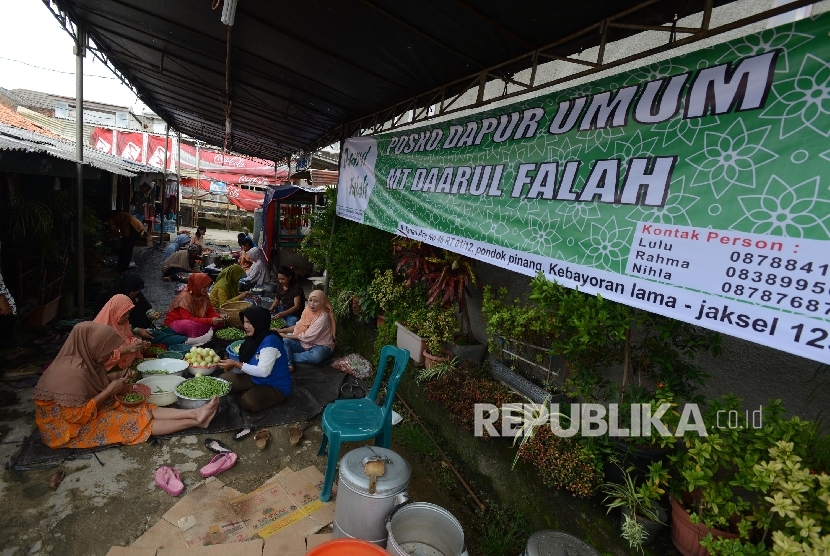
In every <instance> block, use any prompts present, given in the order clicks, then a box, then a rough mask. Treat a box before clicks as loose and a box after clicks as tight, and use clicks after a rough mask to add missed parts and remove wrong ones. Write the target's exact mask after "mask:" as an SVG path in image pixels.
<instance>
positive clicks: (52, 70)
mask: <svg viewBox="0 0 830 556" xmlns="http://www.w3.org/2000/svg"><path fill="white" fill-rule="evenodd" d="M0 60H6V61H8V62H16V63H18V64H23V65H24V66H29V67H30V68H35V69H39V70H44V71H51V72H54V73H62V74H64V75H75V72H74V71H61V70H56V69H52V68H44V67H42V66H36V65H34V64H30V63H28V62H24V61H23V60H15V59H14V58H6V57H5V56H0ZM84 77H97V78H98V79H112V80H114V81H120V80H119V79H118V78H117V77H108V76H106V75H92V74H89V73H85V74H84Z"/></svg>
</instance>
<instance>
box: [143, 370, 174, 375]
mask: <svg viewBox="0 0 830 556" xmlns="http://www.w3.org/2000/svg"><path fill="white" fill-rule="evenodd" d="M141 374H143V375H169V374H170V373H168V372H167V371H165V370H164V369H149V370H147V371H141Z"/></svg>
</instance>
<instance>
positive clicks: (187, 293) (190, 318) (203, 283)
mask: <svg viewBox="0 0 830 556" xmlns="http://www.w3.org/2000/svg"><path fill="white" fill-rule="evenodd" d="M212 283H213V281H212V280H211V279H210V276H208V275H207V274H203V273H201V272H194V273H193V274H191V275H190V278H188V279H187V286H186V287H185V288H184V290H182V292H181V293H180V294H179V295H177V296H176V297H175V298H174V299H173V301H172V302H171V303H170V308H169V309H167V316H165V317H164V324H165V326H169V327H170V328H172V329H173V330H174V331H175V332H176V333H178V334H184V335H185V336H187V337H188V338H199V337H201V336H205V335H207V334H209V333H211V329H212V328H217V327H219V326H220V325H221V324H222V323H224V322H225V320H224V319H223V318H222V315H220V314H219V313H217V312H216V310H215V309H214V308H213V306H212V305H211V304H210V297H209V296H208V289H209V288H210V285H211V284H212ZM208 339H209V338H206V339H205V341H207V340H208Z"/></svg>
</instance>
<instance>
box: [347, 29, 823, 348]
mask: <svg viewBox="0 0 830 556" xmlns="http://www.w3.org/2000/svg"><path fill="white" fill-rule="evenodd" d="M828 31H830V14H828V15H822V16H818V17H815V18H813V19H807V20H803V21H800V22H797V23H794V24H788V25H784V26H780V27H776V28H773V29H768V30H766V31H763V32H761V33H758V34H753V35H748V36H745V37H742V38H739V39H735V40H732V41H730V42H726V43H723V44H719V45H716V46H713V47H708V48H704V49H702V50H698V51H695V52H692V53H690V54H686V55H683V56H678V57H675V58H672V59H669V60H666V61H662V62H657V63H654V64H651V65H647V66H643V67H640V68H637V69H634V70H631V71H628V72H625V73H620V74H617V75H614V76H611V77H606V78H603V79H600V80H598V81H594V82H590V83H585V84H582V85H578V86H576V87H573V88H570V89H566V90H561V91H556V92H552V93H549V94H545V95H540V96H537V97H534V98H532V99H529V100H524V101H521V102H518V103H515V104H512V105H509V106H503V107H499V108H496V109H492V110H488V111H482V112H479V113H477V114H475V115H471V116H467V117H464V118H459V119H456V120H452V121H447V122H442V123H440V124H433V125H429V124H427V125H425V126H422V127H412V128H405V129H401V130H399V131H393V132H389V133H384V134H379V135H375V136H366V137H354V138H350V139H348V140H346V142H345V144H344V147H343V152H342V156H341V164H340V182H339V187H338V205H337V213H338V215H340V216H342V217H345V218H349V219H352V220H355V221H358V222H362V223H364V224H367V225H370V226H375V227H378V228H381V229H383V230H387V231H389V232H393V233H398V234H401V235H406V236H409V237H413V238H416V239H420V240H423V241H426V242H428V243H431V244H434V245H437V246H440V247H444V248H446V249H449V250H452V251H456V252H459V253H463V254H466V255H469V256H470V257H472V258H475V259H477V260H481V261H486V262H489V263H492V264H496V265H499V266H501V267H504V268H508V269H511V270H515V271H516V272H520V273H523V274H526V275H535V274H537V273H538V272H543V273H544V274H545V275H546V276H548V277H549V278H550V279H555V280H557V281H558V282H560V283H562V284H564V285H566V286H569V287H575V288H579V290H580V291H584V292H587V293H592V294H596V293H601V294H602V295H603V296H605V297H608V298H610V299H614V300H615V301H619V302H622V303H626V304H628V305H632V306H635V307H640V308H642V309H646V310H649V311H653V312H656V313H660V314H664V315H666V316H670V317H672V318H677V319H679V320H683V321H686V322H691V323H694V324H698V325H700V326H704V327H707V328H711V329H714V330H719V331H721V332H724V333H727V334H731V335H734V336H738V337H742V338H745V339H748V340H751V341H754V342H758V343H761V344H764V345H769V346H772V347H775V348H778V349H782V350H785V351H789V352H792V353H797V354H799V355H802V356H805V357H808V358H811V359H815V360H818V361H822V362H825V363H830V269H828V265H830V241H828V240H830V187H829V186H830V178H828V177H827V176H828V175H830V141H828V140H827V138H828V135H830V37H828Z"/></svg>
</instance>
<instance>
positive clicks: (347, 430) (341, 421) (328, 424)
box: [317, 346, 409, 502]
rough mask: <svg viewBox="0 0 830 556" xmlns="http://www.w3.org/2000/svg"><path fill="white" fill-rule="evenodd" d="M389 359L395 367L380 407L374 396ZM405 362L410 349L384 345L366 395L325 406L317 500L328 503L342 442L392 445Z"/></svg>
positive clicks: (382, 445) (407, 361) (386, 446)
mask: <svg viewBox="0 0 830 556" xmlns="http://www.w3.org/2000/svg"><path fill="white" fill-rule="evenodd" d="M390 357H392V358H394V367H393V368H392V372H391V374H390V376H389V382H388V383H387V384H386V400H385V401H384V403H383V407H380V406H378V405H377V403H376V402H377V395H378V391H379V390H380V384H381V382H383V376H384V374H386V362H387V360H388V359H389V358H390ZM407 363H409V350H406V349H401V348H397V347H395V346H383V349H382V350H380V366H379V367H378V372H377V373H376V374H375V382H374V384H373V385H372V390H371V391H370V392H369V395H367V396H366V397H365V398H360V399H357V400H336V401H335V402H334V403H330V404H329V405H327V406H326V409H325V410H324V411H323V423H322V427H323V441H322V443H321V444H320V450H319V451H318V452H317V455H318V456H322V455H323V454H325V453H326V446H327V445H328V444H329V443H331V446H329V447H328V448H329V455H328V459H327V460H326V477H325V480H324V481H323V490H322V492H320V500H322V501H323V502H328V501H329V500H331V487H332V485H333V484H334V472H335V470H336V469H337V462H338V456H339V455H340V444H341V443H343V442H360V441H361V440H369V439H370V438H374V439H375V446H380V447H381V448H389V446H390V444H391V443H392V402H393V401H394V400H395V391H396V390H397V389H398V383H399V382H400V381H401V375H403V372H404V371H405V370H406V365H407Z"/></svg>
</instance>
